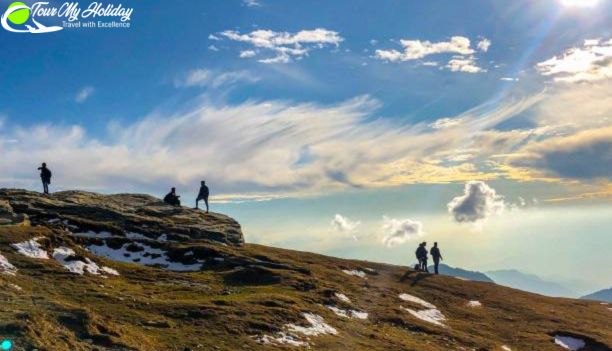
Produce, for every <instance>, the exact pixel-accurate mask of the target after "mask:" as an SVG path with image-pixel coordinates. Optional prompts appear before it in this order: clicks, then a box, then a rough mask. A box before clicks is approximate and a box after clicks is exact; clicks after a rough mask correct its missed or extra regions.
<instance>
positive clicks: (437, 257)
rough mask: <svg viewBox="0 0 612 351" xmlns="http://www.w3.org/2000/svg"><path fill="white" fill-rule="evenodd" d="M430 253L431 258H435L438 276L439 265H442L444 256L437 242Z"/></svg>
mask: <svg viewBox="0 0 612 351" xmlns="http://www.w3.org/2000/svg"><path fill="white" fill-rule="evenodd" d="M429 253H430V254H431V257H432V258H433V261H434V270H435V272H436V274H439V273H438V265H439V264H440V260H442V259H443V258H442V254H441V253H440V249H439V248H438V243H437V242H435V243H434V246H433V247H432V248H431V250H429Z"/></svg>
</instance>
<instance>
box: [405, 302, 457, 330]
mask: <svg viewBox="0 0 612 351" xmlns="http://www.w3.org/2000/svg"><path fill="white" fill-rule="evenodd" d="M400 308H401V309H403V310H404V311H407V312H409V313H410V314H411V315H413V316H414V317H416V318H418V319H420V320H423V321H425V322H428V323H431V324H435V325H438V326H440V327H445V325H444V323H443V322H444V321H445V320H446V317H444V315H443V314H442V312H440V310H438V309H437V308H430V309H427V310H420V311H415V310H413V309H411V308H404V307H402V306H400Z"/></svg>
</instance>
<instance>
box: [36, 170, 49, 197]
mask: <svg viewBox="0 0 612 351" xmlns="http://www.w3.org/2000/svg"><path fill="white" fill-rule="evenodd" d="M38 170H39V171H40V180H41V181H42V183H43V192H44V193H45V194H49V184H51V170H49V168H47V164H46V163H45V162H43V164H42V165H41V166H40V167H38Z"/></svg>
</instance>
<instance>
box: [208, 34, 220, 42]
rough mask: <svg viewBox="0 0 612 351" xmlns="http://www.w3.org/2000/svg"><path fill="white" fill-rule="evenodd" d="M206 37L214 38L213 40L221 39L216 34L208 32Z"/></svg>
mask: <svg viewBox="0 0 612 351" xmlns="http://www.w3.org/2000/svg"><path fill="white" fill-rule="evenodd" d="M208 39H209V40H215V41H219V40H221V38H219V37H218V36H216V35H214V34H209V35H208Z"/></svg>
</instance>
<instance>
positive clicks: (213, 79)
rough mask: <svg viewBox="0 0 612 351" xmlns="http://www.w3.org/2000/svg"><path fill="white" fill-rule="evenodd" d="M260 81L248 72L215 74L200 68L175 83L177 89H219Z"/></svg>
mask: <svg viewBox="0 0 612 351" xmlns="http://www.w3.org/2000/svg"><path fill="white" fill-rule="evenodd" d="M258 80H259V78H258V77H256V76H254V75H252V74H251V73H250V72H248V71H230V72H213V71H211V70H208V69H204V68H198V69H194V70H191V71H189V72H188V73H187V74H186V75H185V76H184V77H182V78H180V79H177V80H176V81H175V86H177V87H195V86H198V87H205V86H207V87H212V88H218V87H221V86H227V85H231V84H235V83H238V82H245V83H254V82H257V81H258Z"/></svg>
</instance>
